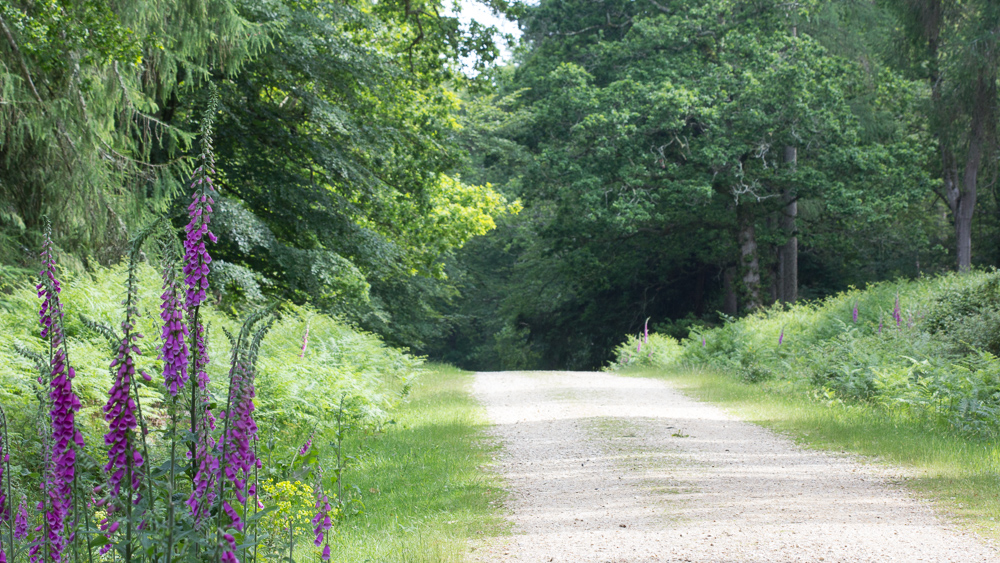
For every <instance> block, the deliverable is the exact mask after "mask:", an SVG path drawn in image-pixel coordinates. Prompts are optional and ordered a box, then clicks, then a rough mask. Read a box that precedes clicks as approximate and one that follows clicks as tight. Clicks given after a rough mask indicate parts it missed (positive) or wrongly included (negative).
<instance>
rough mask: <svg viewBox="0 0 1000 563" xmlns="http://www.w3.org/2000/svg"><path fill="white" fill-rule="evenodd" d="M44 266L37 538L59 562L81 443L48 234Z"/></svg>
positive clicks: (77, 405)
mask: <svg viewBox="0 0 1000 563" xmlns="http://www.w3.org/2000/svg"><path fill="white" fill-rule="evenodd" d="M42 264H43V266H44V269H43V270H42V271H41V277H42V281H41V283H39V284H38V285H37V286H36V287H37V289H38V297H40V298H42V300H43V301H42V307H41V309H40V311H39V317H40V321H41V325H42V330H41V337H42V338H43V339H46V340H48V341H49V346H50V349H51V350H52V355H51V357H52V360H51V362H50V364H49V365H50V368H51V369H50V372H49V376H50V379H49V389H50V390H49V400H50V403H49V404H50V410H49V418H50V420H51V421H52V434H51V437H50V438H51V439H50V440H49V443H48V447H49V448H51V449H49V450H48V451H46V452H45V453H46V457H47V462H48V463H47V464H46V465H47V467H46V476H45V483H44V485H43V490H44V491H45V495H46V497H47V502H46V504H43V505H42V506H43V507H44V510H45V514H44V516H43V518H44V519H45V528H46V529H47V530H48V536H49V537H48V538H41V539H40V541H39V545H40V544H41V542H46V543H47V544H48V550H49V555H50V557H51V559H53V560H54V561H59V560H61V556H62V552H63V550H64V549H65V547H66V540H67V538H66V537H65V534H64V530H65V528H66V525H67V521H68V517H69V514H70V510H71V508H72V503H73V500H72V499H73V488H72V486H73V479H74V477H75V475H76V448H77V447H83V435H82V434H81V433H80V432H79V431H78V430H77V429H76V412H77V411H79V410H80V400H79V399H78V398H77V396H76V393H74V392H73V378H74V377H76V372H75V371H74V370H73V368H72V367H70V366H69V365H68V364H69V362H68V361H67V357H66V345H65V340H64V335H63V330H62V319H63V311H62V304H61V303H60V301H59V292H60V290H61V289H60V285H59V280H58V279H57V278H56V267H55V266H56V265H55V256H54V253H53V249H52V239H51V238H50V236H49V234H48V233H47V232H46V234H45V239H44V242H43V244H42Z"/></svg>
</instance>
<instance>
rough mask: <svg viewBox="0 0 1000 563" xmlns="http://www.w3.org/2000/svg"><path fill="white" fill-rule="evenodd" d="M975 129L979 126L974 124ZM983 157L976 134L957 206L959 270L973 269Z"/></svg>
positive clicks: (966, 162)
mask: <svg viewBox="0 0 1000 563" xmlns="http://www.w3.org/2000/svg"><path fill="white" fill-rule="evenodd" d="M974 128H975V129H978V128H979V127H976V126H974ZM982 157H983V147H982V140H981V139H980V138H979V135H974V136H973V138H972V139H970V142H969V154H968V156H967V157H966V160H965V173H964V174H963V175H962V193H961V194H960V195H959V199H958V204H957V205H956V206H955V209H954V212H955V243H956V246H957V247H958V251H957V254H958V271H959V272H968V271H969V270H971V269H972V214H973V212H975V210H976V195H977V193H976V179H977V177H978V175H979V165H980V163H981V161H982Z"/></svg>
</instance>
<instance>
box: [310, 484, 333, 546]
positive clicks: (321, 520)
mask: <svg viewBox="0 0 1000 563" xmlns="http://www.w3.org/2000/svg"><path fill="white" fill-rule="evenodd" d="M316 491H317V492H316V516H313V519H312V523H313V526H315V528H314V529H313V532H315V534H316V539H315V540H313V544H314V545H315V546H316V547H319V546H320V545H322V544H323V541H324V540H325V537H326V533H327V532H329V531H330V528H331V527H333V524H332V523H331V521H330V499H329V497H327V496H326V495H325V494H323V488H322V487H321V486H317V487H316Z"/></svg>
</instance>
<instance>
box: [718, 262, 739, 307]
mask: <svg viewBox="0 0 1000 563" xmlns="http://www.w3.org/2000/svg"><path fill="white" fill-rule="evenodd" d="M722 288H723V291H725V294H726V297H725V299H724V300H723V302H722V312H723V313H724V314H726V315H729V316H730V317H735V316H736V313H738V312H739V302H738V301H737V299H736V268H733V267H732V266H728V267H726V269H725V271H724V272H723V273H722Z"/></svg>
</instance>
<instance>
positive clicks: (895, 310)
mask: <svg viewBox="0 0 1000 563" xmlns="http://www.w3.org/2000/svg"><path fill="white" fill-rule="evenodd" d="M892 318H894V319H896V327H897V328H898V327H899V325H900V324H902V323H903V315H902V314H901V313H900V309H899V293H897V294H896V306H895V307H893V309H892Z"/></svg>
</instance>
